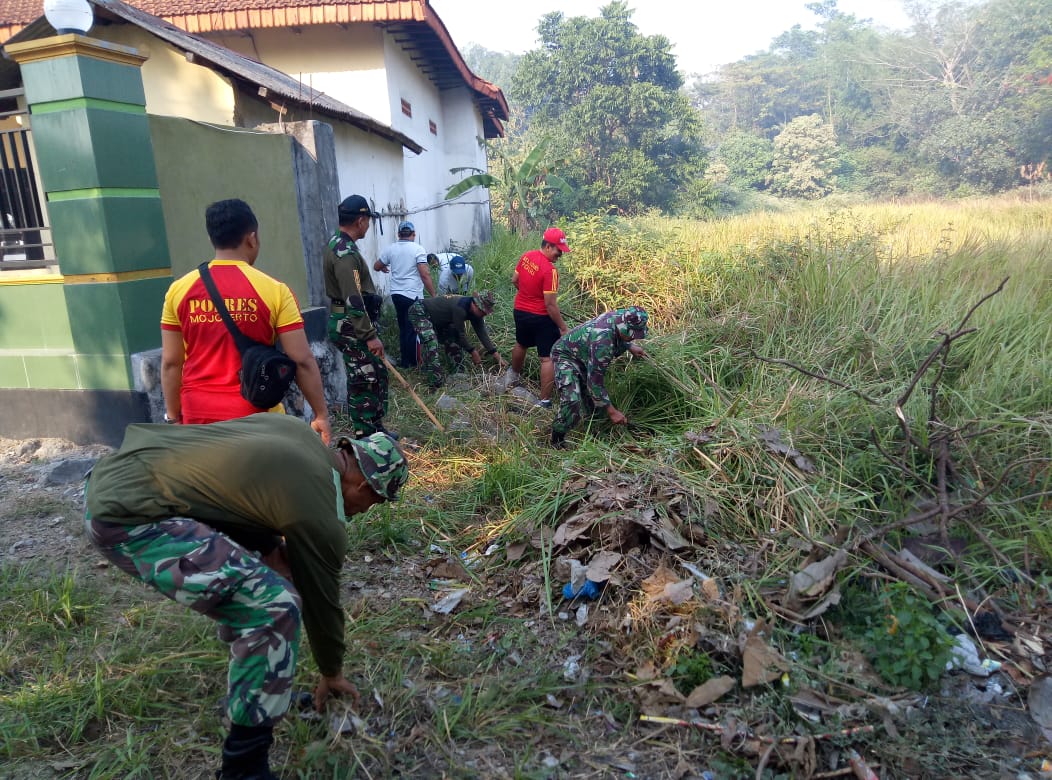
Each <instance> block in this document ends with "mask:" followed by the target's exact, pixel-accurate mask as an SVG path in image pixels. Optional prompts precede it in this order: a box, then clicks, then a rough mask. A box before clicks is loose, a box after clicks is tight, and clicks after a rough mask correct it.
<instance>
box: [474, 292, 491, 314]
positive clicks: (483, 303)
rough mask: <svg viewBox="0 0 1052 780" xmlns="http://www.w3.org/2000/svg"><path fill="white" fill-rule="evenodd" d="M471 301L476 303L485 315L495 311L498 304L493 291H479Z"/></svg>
mask: <svg viewBox="0 0 1052 780" xmlns="http://www.w3.org/2000/svg"><path fill="white" fill-rule="evenodd" d="M471 300H472V301H474V303H475V305H476V306H478V307H479V309H480V310H481V311H482V313H483V314H489V313H490V312H491V311H493V307H494V306H495V305H496V303H497V299H496V298H494V296H493V292H492V291H491V290H479V291H478V292H477V293H475V294H474V295H473V296H472V297H471Z"/></svg>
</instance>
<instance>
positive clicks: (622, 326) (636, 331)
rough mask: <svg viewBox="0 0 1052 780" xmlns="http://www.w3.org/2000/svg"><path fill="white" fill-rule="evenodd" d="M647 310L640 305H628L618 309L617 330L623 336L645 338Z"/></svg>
mask: <svg viewBox="0 0 1052 780" xmlns="http://www.w3.org/2000/svg"><path fill="white" fill-rule="evenodd" d="M647 319H649V318H648V316H647V312H646V309H644V308H643V307H642V306H629V307H628V308H627V309H619V310H618V316H617V320H616V322H617V325H616V327H617V330H618V332H619V333H620V334H621V335H622V336H624V337H625V338H632V339H645V338H646V337H647Z"/></svg>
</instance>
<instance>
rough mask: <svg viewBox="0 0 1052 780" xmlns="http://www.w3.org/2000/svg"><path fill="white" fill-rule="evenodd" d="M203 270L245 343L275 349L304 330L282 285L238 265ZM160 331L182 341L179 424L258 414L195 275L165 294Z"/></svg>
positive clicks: (218, 263)
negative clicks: (208, 272) (179, 335)
mask: <svg viewBox="0 0 1052 780" xmlns="http://www.w3.org/2000/svg"><path fill="white" fill-rule="evenodd" d="M208 267H209V269H210V270H211V272H212V278H213V279H214V280H215V284H216V287H217V288H218V290H219V292H220V294H222V296H223V301H224V302H225V303H226V307H227V310H228V311H229V312H230V316H231V317H232V318H233V320H234V323H235V324H236V325H237V326H238V328H239V329H240V330H241V332H242V333H244V334H245V335H246V336H248V337H249V338H251V339H255V340H256V341H259V342H262V343H264V344H274V343H275V342H276V341H277V339H278V334H280V333H284V332H286V331H291V330H296V329H300V328H302V327H303V317H302V316H301V315H300V307H299V304H298V303H297V302H296V297H295V296H294V295H293V294H292V290H290V289H289V288H288V286H287V285H285V284H283V283H282V282H279V281H278V280H276V279H272V278H271V277H269V276H267V275H266V274H265V273H263V272H262V271H258V270H256V269H255V268H253V267H252V266H250V265H249V264H248V263H245V262H242V261H240V260H213V261H212V262H211V263H209V265H208ZM161 329H162V330H169V331H179V332H181V333H182V336H183V348H184V350H185V355H186V359H185V362H184V363H183V389H182V393H181V399H182V413H183V422H185V423H188V424H193V423H208V422H216V421H218V420H230V419H233V418H235V417H245V416H246V415H249V414H255V413H256V412H259V411H261V410H260V409H258V408H257V407H255V406H253V405H252V404H250V403H249V402H248V401H246V400H245V399H244V398H242V397H241V382H240V379H239V378H238V371H239V370H240V369H241V354H240V353H239V352H238V351H237V345H236V344H235V343H234V339H233V337H232V336H231V335H230V332H229V331H228V330H227V328H226V325H224V324H223V318H222V317H221V316H220V315H219V313H218V312H217V311H216V310H215V305H214V304H213V303H212V298H211V296H210V295H209V294H208V290H207V289H205V285H204V282H202V281H201V274H200V273H199V272H198V271H197V270H196V269H194V270H193V271H191V272H190V273H188V274H186V275H185V276H183V277H181V278H179V279H176V280H175V281H174V282H172V285H171V287H169V288H168V293H167V294H166V295H165V296H164V309H163V310H162V312H161ZM275 409H280V404H279V406H278V407H275Z"/></svg>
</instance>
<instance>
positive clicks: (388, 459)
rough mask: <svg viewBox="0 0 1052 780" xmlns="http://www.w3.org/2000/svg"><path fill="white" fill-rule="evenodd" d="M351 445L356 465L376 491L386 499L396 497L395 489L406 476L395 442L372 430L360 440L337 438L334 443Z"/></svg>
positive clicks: (399, 487)
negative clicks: (371, 432)
mask: <svg viewBox="0 0 1052 780" xmlns="http://www.w3.org/2000/svg"><path fill="white" fill-rule="evenodd" d="M347 444H350V445H351V450H352V451H353V452H354V459H355V460H356V461H358V468H360V469H361V470H362V475H363V476H364V477H365V479H366V480H367V481H368V482H369V486H370V487H371V488H372V489H373V490H375V491H376V494H377V495H378V496H380V497H382V498H385V499H387V500H388V501H394V500H395V499H396V498H398V491H399V489H401V487H402V485H404V484H405V481H406V480H407V479H409V465H408V464H407V463H406V462H405V456H404V455H403V454H402V451H401V450H400V449H399V448H398V444H397V443H396V442H395V440H394V439H392V438H391V437H390V436H388V435H387V434H386V433H374V434H371V435H369V436H366V437H364V438H361V439H348V438H346V437H344V438H341V439H340V440H339V441H338V442H337V443H336V446H337V447H340V448H344V449H345V448H346V445H347Z"/></svg>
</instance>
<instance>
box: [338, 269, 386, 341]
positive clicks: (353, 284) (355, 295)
mask: <svg viewBox="0 0 1052 780" xmlns="http://www.w3.org/2000/svg"><path fill="white" fill-rule="evenodd" d="M344 259H345V258H342V257H341V258H339V260H337V262H336V267H335V274H336V281H337V283H338V284H339V286H340V297H341V298H343V301H344V305H345V306H346V307H347V308H346V313H345V318H344V321H343V323H342V326H341V333H342V335H344V336H350V337H352V338H356V339H358V340H360V341H364V342H365V344H366V346H367V347H368V349H369V351H370V352H372V353H373V354H374V355H376V356H377V357H383V354H384V345H383V342H381V341H380V337H379V336H378V335H377V333H376V327H375V326H374V325H373V323H372V320H370V319H369V315H368V314H367V313H366V310H365V299H364V298H363V297H362V291H361V290H360V289H359V287H358V274H357V273H356V270H357V268H356V266H355V264H354V262H353V261H348V262H343V260H344ZM348 260H349V258H348ZM362 268H363V270H365V275H366V276H368V275H369V272H368V270H367V269H365V266H364V262H363V264H362Z"/></svg>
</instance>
